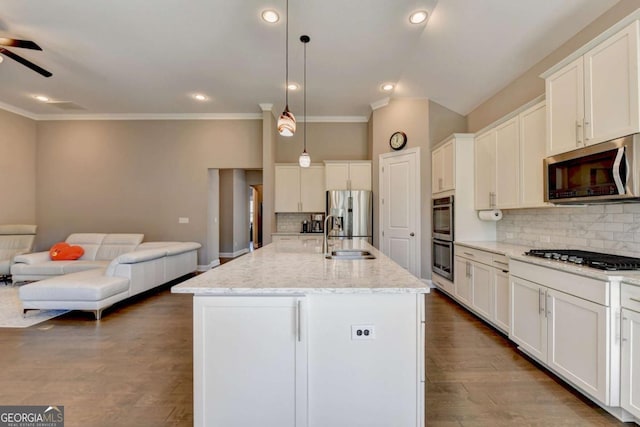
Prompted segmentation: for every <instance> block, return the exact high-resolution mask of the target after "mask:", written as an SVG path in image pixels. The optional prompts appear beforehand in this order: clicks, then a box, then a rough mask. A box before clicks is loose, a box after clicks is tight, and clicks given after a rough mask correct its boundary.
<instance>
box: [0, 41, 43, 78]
mask: <svg viewBox="0 0 640 427" xmlns="http://www.w3.org/2000/svg"><path fill="white" fill-rule="evenodd" d="M2 46H10V47H20V48H23V49H33V50H42V48H41V47H40V46H38V45H37V44H36V43H34V42H32V41H31V40H17V39H10V38H7V37H0V53H1V54H3V55H5V56H7V57H9V58H11V59H13V60H14V61H17V62H19V63H21V64H22V65H24V66H25V67H28V68H31V69H32V70H33V71H35V72H36V73H39V74H42V75H43V76H45V77H51V76H52V74H51V73H50V72H49V71H47V70H45V69H44V68H42V67H39V66H37V65H36V64H34V63H33V62H31V61H29V60H27V59H24V58H23V57H22V56H20V55H17V54H15V53H13V52H11V51H10V50H8V49H5V48H4V47H2Z"/></svg>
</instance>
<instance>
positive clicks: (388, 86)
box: [380, 83, 395, 92]
mask: <svg viewBox="0 0 640 427" xmlns="http://www.w3.org/2000/svg"><path fill="white" fill-rule="evenodd" d="M394 87H395V86H394V85H393V83H385V84H383V85H382V86H380V89H382V90H383V91H384V92H391V91H392V90H393V88H394Z"/></svg>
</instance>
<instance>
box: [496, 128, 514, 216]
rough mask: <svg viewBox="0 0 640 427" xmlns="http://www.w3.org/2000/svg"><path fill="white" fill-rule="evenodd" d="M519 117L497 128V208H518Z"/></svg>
mask: <svg viewBox="0 0 640 427" xmlns="http://www.w3.org/2000/svg"><path fill="white" fill-rule="evenodd" d="M518 129H519V124H518V117H517V116H516V117H514V118H512V119H511V120H508V121H506V122H505V123H503V124H501V125H500V126H498V127H497V128H496V166H495V168H496V172H495V174H496V195H495V196H494V198H495V199H496V200H495V205H496V207H497V208H501V209H506V208H517V207H518V203H519V194H520V192H519V191H520V190H519V183H520V179H519V177H520V135H519V130H518Z"/></svg>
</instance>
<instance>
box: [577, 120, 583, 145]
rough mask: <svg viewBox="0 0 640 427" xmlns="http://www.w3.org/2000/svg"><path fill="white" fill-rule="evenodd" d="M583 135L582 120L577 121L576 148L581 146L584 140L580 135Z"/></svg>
mask: <svg viewBox="0 0 640 427" xmlns="http://www.w3.org/2000/svg"><path fill="white" fill-rule="evenodd" d="M581 133H582V123H581V121H580V120H576V147H578V146H580V143H581V142H582V139H581V138H580V136H581V135H580V134H581Z"/></svg>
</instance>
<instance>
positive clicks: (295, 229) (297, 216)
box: [276, 213, 312, 233]
mask: <svg viewBox="0 0 640 427" xmlns="http://www.w3.org/2000/svg"><path fill="white" fill-rule="evenodd" d="M311 215H312V214H309V213H277V214H276V232H278V233H300V232H301V231H302V221H304V220H305V219H306V220H307V221H311Z"/></svg>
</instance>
